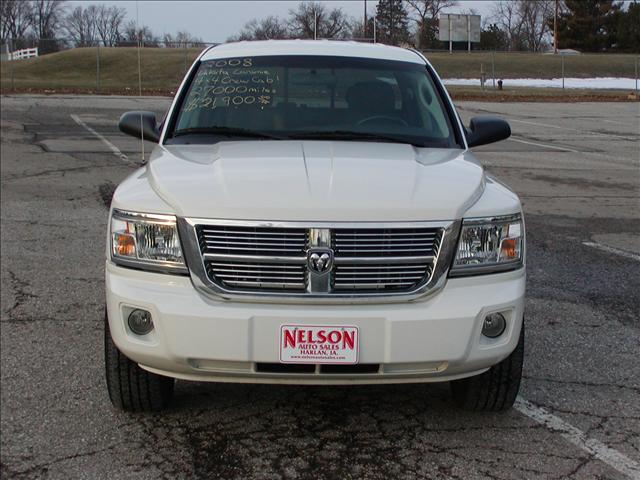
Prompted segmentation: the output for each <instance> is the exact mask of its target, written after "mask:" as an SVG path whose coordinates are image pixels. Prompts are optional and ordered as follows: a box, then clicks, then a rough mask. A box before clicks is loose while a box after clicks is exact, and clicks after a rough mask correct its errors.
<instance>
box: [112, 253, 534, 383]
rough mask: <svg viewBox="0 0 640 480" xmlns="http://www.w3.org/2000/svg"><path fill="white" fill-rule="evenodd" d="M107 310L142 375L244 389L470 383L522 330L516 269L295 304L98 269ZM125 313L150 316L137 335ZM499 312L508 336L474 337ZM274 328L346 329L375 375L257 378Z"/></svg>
mask: <svg viewBox="0 0 640 480" xmlns="http://www.w3.org/2000/svg"><path fill="white" fill-rule="evenodd" d="M106 291H107V312H108V317H109V326H110V330H111V335H112V337H113V340H114V342H115V344H116V345H117V347H118V348H119V349H120V350H121V351H122V352H123V353H124V354H125V355H126V356H127V357H129V358H130V359H132V360H133V361H135V362H138V363H139V364H140V366H141V367H143V368H145V369H147V370H150V371H153V372H156V373H160V374H163V375H168V376H172V377H176V378H183V379H190V380H205V381H206V380H209V381H227V382H251V383H310V384H314V383H315V384H341V383H403V382H429V381H446V380H452V379H455V378H462V377H465V376H470V375H475V374H478V373H481V372H482V371H484V370H486V369H487V368H489V367H490V366H492V365H494V364H496V363H498V362H500V361H501V360H502V359H504V358H505V357H507V356H508V355H509V354H510V353H511V352H512V351H513V350H514V349H515V347H516V344H517V342H518V336H519V335H520V328H521V326H522V318H523V308H524V291H525V269H524V268H521V269H519V270H516V271H513V272H507V273H500V274H493V275H481V276H476V277H466V278H452V279H449V280H448V282H447V284H446V285H445V287H444V288H443V289H442V290H440V291H439V292H438V293H437V294H435V295H433V296H431V297H429V298H427V299H425V300H422V301H413V302H403V303H391V304H375V303H371V304H358V305H300V304H297V305H296V304H266V303H265V304H259V303H242V302H230V301H224V300H220V301H217V300H213V299H211V298H208V297H205V296H203V295H201V294H200V293H198V292H197V291H196V289H195V288H194V287H193V285H192V283H191V279H190V278H189V277H181V276H174V275H164V274H157V273H150V272H142V271H138V270H133V269H128V268H122V267H118V266H116V265H114V264H112V263H111V262H107V264H106ZM133 308H144V309H146V310H148V311H150V312H151V314H152V317H153V322H154V325H155V329H154V330H153V331H152V332H151V333H150V334H148V335H146V336H144V337H139V336H136V335H134V334H133V333H131V332H130V331H129V329H128V327H127V325H126V318H127V316H128V313H129V312H130V311H131V310H132V309H133ZM493 312H501V313H503V314H504V316H505V318H506V319H507V329H506V331H505V333H503V334H502V335H501V336H500V337H498V338H497V339H489V338H486V337H484V336H482V335H481V333H480V331H481V328H482V322H483V320H484V317H485V316H486V315H487V314H489V313H493ZM282 324H299V325H301V326H304V325H318V324H320V325H340V324H346V325H354V326H357V327H358V328H359V332H360V333H359V335H360V357H359V362H360V363H361V364H379V365H380V368H379V370H377V371H376V372H374V373H356V374H354V373H339V374H336V373H331V374H328V373H327V374H324V373H322V372H321V370H320V369H316V371H315V373H297V374H296V373H266V372H262V371H258V370H259V369H258V368H257V367H258V365H259V364H277V363H278V362H279V332H280V326H281V325H282Z"/></svg>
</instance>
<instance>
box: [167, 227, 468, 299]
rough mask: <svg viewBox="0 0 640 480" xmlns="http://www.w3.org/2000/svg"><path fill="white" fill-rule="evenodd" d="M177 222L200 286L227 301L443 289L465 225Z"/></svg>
mask: <svg viewBox="0 0 640 480" xmlns="http://www.w3.org/2000/svg"><path fill="white" fill-rule="evenodd" d="M178 226H179V229H180V235H181V238H182V239H183V248H184V250H185V256H186V258H187V263H188V265H189V268H190V270H191V273H192V279H194V282H195V283H196V286H198V287H200V288H201V289H203V290H206V291H208V292H210V293H214V294H217V295H222V296H223V297H225V298H236V297H245V298H246V297H250V298H251V297H252V298H255V299H264V300H265V301H268V298H270V297H274V298H282V297H291V298H297V299H299V300H300V301H305V299H306V300H307V301H310V300H317V299H325V300H326V299H335V300H340V299H347V300H354V299H357V298H360V297H362V298H367V297H371V296H375V297H380V298H382V297H385V296H389V297H390V298H391V297H399V296H400V297H402V298H405V297H407V296H409V295H414V296H418V295H424V294H426V293H428V292H430V291H432V290H433V289H435V288H436V287H438V288H439V287H441V286H442V284H443V281H444V278H445V277H446V272H447V270H448V266H449V265H450V263H451V259H452V255H453V252H454V250H455V242H456V240H457V235H458V232H459V228H460V222H425V223H421V222H412V223H389V224H369V223H357V224H354V223H350V224H339V223H338V224H311V225H305V224H303V223H300V222H292V223H284V222H275V223H269V222H257V221H253V222H251V221H248V222H240V221H226V222H225V221H223V220H208V219H179V220H178ZM185 238H186V241H185ZM196 280H197V281H196Z"/></svg>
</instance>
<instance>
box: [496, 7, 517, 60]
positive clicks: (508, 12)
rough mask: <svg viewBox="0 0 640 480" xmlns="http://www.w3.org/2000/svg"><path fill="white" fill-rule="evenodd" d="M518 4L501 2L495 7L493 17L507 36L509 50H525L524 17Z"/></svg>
mask: <svg viewBox="0 0 640 480" xmlns="http://www.w3.org/2000/svg"><path fill="white" fill-rule="evenodd" d="M518 3H519V2H512V1H511V0H499V1H498V2H497V3H496V4H495V5H494V7H493V16H494V17H495V19H496V24H497V25H498V27H499V28H500V30H502V31H503V32H504V33H505V34H506V36H507V41H508V44H509V50H521V49H522V48H523V40H522V17H521V16H520V7H519V5H518Z"/></svg>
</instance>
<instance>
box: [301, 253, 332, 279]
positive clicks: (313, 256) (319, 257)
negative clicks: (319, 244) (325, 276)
mask: <svg viewBox="0 0 640 480" xmlns="http://www.w3.org/2000/svg"><path fill="white" fill-rule="evenodd" d="M307 265H308V267H309V271H311V272H313V273H326V272H328V271H329V270H331V267H332V266H333V250H331V249H330V248H313V249H311V250H309V252H308V253H307Z"/></svg>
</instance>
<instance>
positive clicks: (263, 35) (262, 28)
mask: <svg viewBox="0 0 640 480" xmlns="http://www.w3.org/2000/svg"><path fill="white" fill-rule="evenodd" d="M283 38H289V31H288V30H287V26H286V25H285V24H284V23H283V22H282V20H280V19H279V18H278V17H276V16H273V15H271V16H268V17H265V18H263V19H261V20H251V21H250V22H248V23H246V24H245V26H244V28H243V29H242V31H241V32H240V34H239V35H237V36H235V37H231V38H229V39H228V41H231V42H233V41H241V40H272V39H273V40H277V39H283Z"/></svg>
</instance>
